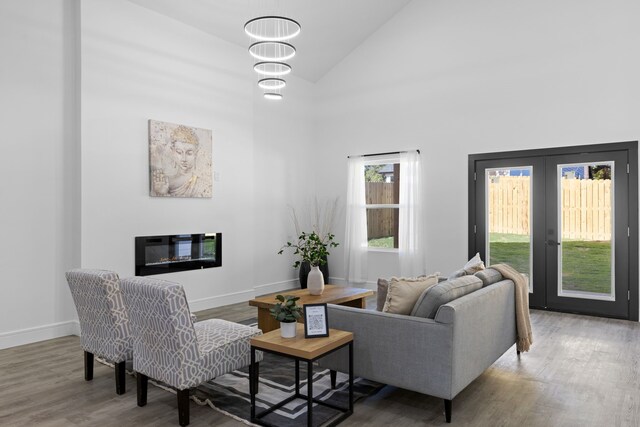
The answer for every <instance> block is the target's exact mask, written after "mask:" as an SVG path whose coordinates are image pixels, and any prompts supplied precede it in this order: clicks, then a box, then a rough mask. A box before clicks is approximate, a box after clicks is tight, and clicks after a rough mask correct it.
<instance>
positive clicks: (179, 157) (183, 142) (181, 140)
mask: <svg viewBox="0 0 640 427" xmlns="http://www.w3.org/2000/svg"><path fill="white" fill-rule="evenodd" d="M171 153H172V155H173V159H174V161H175V163H176V165H177V169H178V172H179V173H181V174H186V173H189V172H191V171H192V170H193V168H194V166H195V163H196V156H197V154H198V137H197V136H196V134H195V132H193V130H191V129H189V128H188V127H186V126H178V127H177V128H176V129H175V130H174V131H173V132H172V133H171Z"/></svg>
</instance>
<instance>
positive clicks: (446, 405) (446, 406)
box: [444, 399, 451, 423]
mask: <svg viewBox="0 0 640 427" xmlns="http://www.w3.org/2000/svg"><path fill="white" fill-rule="evenodd" d="M444 419H445V421H446V422H448V423H450V422H451V400H449V399H444Z"/></svg>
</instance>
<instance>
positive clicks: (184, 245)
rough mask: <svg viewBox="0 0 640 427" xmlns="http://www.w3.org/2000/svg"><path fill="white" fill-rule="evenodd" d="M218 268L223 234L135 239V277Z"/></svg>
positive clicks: (141, 237)
mask: <svg viewBox="0 0 640 427" xmlns="http://www.w3.org/2000/svg"><path fill="white" fill-rule="evenodd" d="M221 265H222V233H204V234H174V235H168V236H139V237H136V276H148V275H151V274H163V273H173V272H177V271H186V270H196V269H203V268H212V267H220V266H221Z"/></svg>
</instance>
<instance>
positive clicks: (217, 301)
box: [189, 279, 298, 311]
mask: <svg viewBox="0 0 640 427" xmlns="http://www.w3.org/2000/svg"><path fill="white" fill-rule="evenodd" d="M297 287H298V280H297V279H291V280H285V281H282V282H275V283H267V284H264V285H258V286H255V287H254V288H253V289H252V290H248V291H241V292H234V293H231V294H225V295H218V296H215V297H207V298H201V299H197V300H192V301H189V308H190V309H191V311H202V310H208V309H210V308H216V307H221V306H223V305H229V304H237V303H239V302H247V301H249V300H251V299H253V298H255V297H256V295H264V294H270V293H273V292H278V291H284V290H286V289H292V288H297Z"/></svg>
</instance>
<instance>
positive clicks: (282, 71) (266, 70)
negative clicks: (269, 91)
mask: <svg viewBox="0 0 640 427" xmlns="http://www.w3.org/2000/svg"><path fill="white" fill-rule="evenodd" d="M253 69H254V71H255V72H256V73H258V74H262V75H263V76H274V77H278V76H284V75H286V74H289V73H290V72H291V66H290V65H289V64H286V63H284V62H273V61H262V62H256V63H255V65H254V66H253Z"/></svg>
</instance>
